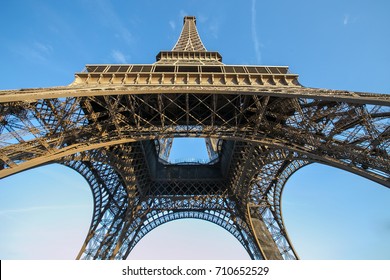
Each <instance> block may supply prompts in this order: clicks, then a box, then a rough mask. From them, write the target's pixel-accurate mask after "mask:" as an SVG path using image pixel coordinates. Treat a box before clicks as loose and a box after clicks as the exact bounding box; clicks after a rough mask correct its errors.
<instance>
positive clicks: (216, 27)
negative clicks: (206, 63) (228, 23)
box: [209, 20, 219, 38]
mask: <svg viewBox="0 0 390 280" xmlns="http://www.w3.org/2000/svg"><path fill="white" fill-rule="evenodd" d="M209 30H210V32H211V34H212V35H213V36H214V38H218V33H219V22H218V21H216V20H214V21H213V22H211V23H210V25H209Z"/></svg>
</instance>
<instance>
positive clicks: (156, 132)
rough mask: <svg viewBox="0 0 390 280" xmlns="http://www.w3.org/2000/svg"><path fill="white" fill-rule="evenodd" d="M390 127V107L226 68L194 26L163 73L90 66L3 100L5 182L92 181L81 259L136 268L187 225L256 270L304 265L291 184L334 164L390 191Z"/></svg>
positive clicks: (3, 94)
mask: <svg viewBox="0 0 390 280" xmlns="http://www.w3.org/2000/svg"><path fill="white" fill-rule="evenodd" d="M389 117H390V96H389V95H385V94H373V93H362V92H352V91H341V90H330V89H316V88H309V87H304V86H302V85H301V84H300V83H299V82H298V75H296V74H293V73H290V72H289V69H288V67H281V66H247V65H227V64H224V63H222V56H221V55H220V54H219V53H218V52H212V51H207V50H206V48H205V46H204V45H203V43H202V41H201V39H200V37H199V35H198V32H197V28H196V19H195V17H192V16H186V17H184V25H183V29H182V31H181V34H180V37H179V39H178V41H177V43H176V44H175V46H174V47H173V49H172V50H171V51H161V52H160V53H159V54H158V55H157V57H156V62H155V63H154V64H142V65H132V64H126V65H124V64H121V65H115V64H104V65H100V64H99V65H86V67H85V70H84V71H83V72H80V73H76V74H75V80H74V82H73V83H72V84H71V85H69V86H61V87H53V88H39V89H21V90H2V91H0V178H4V177H7V176H11V175H13V174H16V173H18V172H21V171H24V170H28V169H30V168H33V167H37V166H40V165H45V164H49V163H61V164H63V165H66V166H68V167H70V168H72V169H74V170H76V171H77V172H79V173H80V174H81V175H82V176H83V177H84V178H85V179H86V181H87V182H88V183H89V185H90V188H91V191H92V194H93V200H94V212H93V217H92V222H91V225H90V229H89V232H88V235H87V237H86V240H85V242H84V244H83V245H82V248H81V250H80V252H79V254H78V256H77V259H126V257H127V256H128V255H129V253H130V252H131V250H132V249H133V248H134V246H135V245H136V244H137V242H139V241H140V240H141V239H142V237H144V236H145V235H146V234H147V233H148V232H150V231H151V230H153V229H154V228H156V227H158V226H159V225H161V224H164V223H166V222H169V221H172V220H176V219H183V218H196V219H203V220H207V221H210V222H212V223H215V224H217V225H219V226H221V227H223V228H224V229H226V230H227V231H229V232H230V233H231V234H232V235H233V236H235V237H236V238H237V240H238V241H239V242H240V243H241V244H242V246H243V247H244V248H245V249H246V251H247V252H248V254H249V255H250V257H251V258H252V259H298V255H297V253H296V251H295V249H294V247H293V245H292V243H291V241H290V239H289V237H288V234H287V231H286V228H285V225H284V223H283V217H282V210H281V195H282V191H283V188H284V186H285V184H286V181H287V180H288V179H289V177H290V176H291V175H292V174H293V173H294V172H295V171H297V170H298V169H300V168H302V167H303V166H306V165H308V164H311V163H322V164H326V165H329V166H333V167H336V168H340V169H343V170H346V171H349V172H352V173H355V174H357V175H360V176H362V177H365V178H368V179H370V180H372V181H375V182H377V183H379V184H381V185H383V186H385V187H390V156H389V154H390V129H389V125H390V118H389ZM176 137H199V138H204V139H205V142H206V146H207V151H208V155H209V161H208V162H191V161H189V162H180V163H171V162H170V161H169V153H170V149H171V146H172V140H173V139H174V138H176Z"/></svg>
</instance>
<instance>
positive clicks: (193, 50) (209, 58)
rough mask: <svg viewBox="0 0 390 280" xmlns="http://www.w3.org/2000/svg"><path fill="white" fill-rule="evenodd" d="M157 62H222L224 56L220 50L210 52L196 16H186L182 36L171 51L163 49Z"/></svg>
mask: <svg viewBox="0 0 390 280" xmlns="http://www.w3.org/2000/svg"><path fill="white" fill-rule="evenodd" d="M156 60H157V62H156V63H157V64H182V63H184V64H192V65H194V64H199V65H204V64H214V65H215V64H217V65H221V64H222V56H221V55H220V54H219V53H218V52H209V51H207V50H206V48H205V46H204V45H203V43H202V40H201V39H200V36H199V33H198V30H197V29H196V18H195V17H194V16H185V17H184V20H183V29H182V30H181V33H180V37H179V39H178V40H177V42H176V44H175V46H174V47H173V49H172V50H171V51H161V52H160V53H159V54H158V55H157V57H156Z"/></svg>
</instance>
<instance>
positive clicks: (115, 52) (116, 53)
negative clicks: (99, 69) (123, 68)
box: [111, 50, 127, 64]
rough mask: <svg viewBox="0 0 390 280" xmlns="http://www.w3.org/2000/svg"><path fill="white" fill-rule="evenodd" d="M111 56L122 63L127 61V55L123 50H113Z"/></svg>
mask: <svg viewBox="0 0 390 280" xmlns="http://www.w3.org/2000/svg"><path fill="white" fill-rule="evenodd" d="M111 56H112V58H113V59H114V60H115V62H117V63H122V64H126V63H127V59H126V56H125V55H124V54H123V53H122V52H121V51H118V50H113V51H112V52H111Z"/></svg>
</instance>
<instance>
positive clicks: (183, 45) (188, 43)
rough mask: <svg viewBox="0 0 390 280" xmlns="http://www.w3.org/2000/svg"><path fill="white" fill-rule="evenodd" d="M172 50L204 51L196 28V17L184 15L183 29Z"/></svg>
mask: <svg viewBox="0 0 390 280" xmlns="http://www.w3.org/2000/svg"><path fill="white" fill-rule="evenodd" d="M172 51H203V52H205V51H206V48H205V46H204V45H203V43H202V40H201V39H200V37H199V34H198V30H197V29H196V18H195V17H194V16H185V17H184V20H183V29H182V30H181V34H180V37H179V40H177V43H176V45H175V46H174V47H173V49H172Z"/></svg>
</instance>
